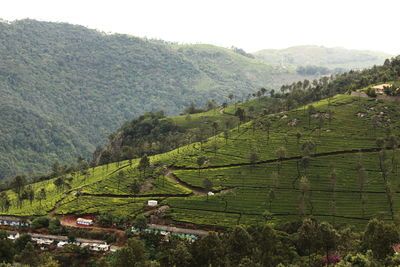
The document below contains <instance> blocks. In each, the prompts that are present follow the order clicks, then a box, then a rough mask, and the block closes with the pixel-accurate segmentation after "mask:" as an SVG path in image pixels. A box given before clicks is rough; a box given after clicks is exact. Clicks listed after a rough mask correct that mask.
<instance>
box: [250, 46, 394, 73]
mask: <svg viewBox="0 0 400 267" xmlns="http://www.w3.org/2000/svg"><path fill="white" fill-rule="evenodd" d="M254 56H255V57H256V58H258V59H260V60H263V61H264V62H268V64H272V65H277V66H285V67H287V68H292V69H296V68H298V67H306V66H318V67H324V68H327V69H328V70H335V69H343V70H350V69H360V68H368V67H372V66H373V65H381V64H383V62H384V61H385V59H386V58H389V57H391V55H390V54H386V53H381V52H373V51H362V50H351V49H345V48H341V47H332V48H328V47H323V46H314V45H304V46H293V47H289V48H286V49H264V50H260V51H257V52H255V53H254Z"/></svg>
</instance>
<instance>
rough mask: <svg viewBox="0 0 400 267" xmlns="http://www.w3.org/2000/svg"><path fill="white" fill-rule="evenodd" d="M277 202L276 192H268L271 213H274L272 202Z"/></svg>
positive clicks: (271, 190) (272, 190)
mask: <svg viewBox="0 0 400 267" xmlns="http://www.w3.org/2000/svg"><path fill="white" fill-rule="evenodd" d="M274 200H275V190H274V189H270V190H269V192H268V202H269V212H272V201H274Z"/></svg>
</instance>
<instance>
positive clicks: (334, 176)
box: [331, 168, 337, 223]
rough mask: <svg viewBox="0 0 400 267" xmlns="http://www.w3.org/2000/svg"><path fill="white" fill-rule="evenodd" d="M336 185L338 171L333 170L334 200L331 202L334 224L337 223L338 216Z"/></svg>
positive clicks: (332, 187) (332, 188)
mask: <svg viewBox="0 0 400 267" xmlns="http://www.w3.org/2000/svg"><path fill="white" fill-rule="evenodd" d="M336 184H337V173H336V169H335V168H332V169H331V191H332V200H331V206H332V217H333V223H335V218H336V217H335V216H336Z"/></svg>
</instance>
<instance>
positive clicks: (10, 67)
mask: <svg viewBox="0 0 400 267" xmlns="http://www.w3.org/2000/svg"><path fill="white" fill-rule="evenodd" d="M0 58H1V60H0V108H1V113H0V125H1V128H0V132H1V134H0V159H1V160H0V178H1V177H4V176H9V175H13V174H15V173H21V172H25V173H26V172H28V171H39V172H43V171H47V170H48V168H49V166H51V164H52V163H53V162H54V161H56V160H58V161H60V162H62V163H71V162H72V161H74V160H75V159H76V158H77V157H78V155H83V156H85V157H88V156H89V155H90V153H91V152H92V151H93V150H94V148H95V146H96V145H99V144H102V143H104V142H105V141H106V136H107V135H108V133H110V132H111V131H113V130H115V129H116V128H117V127H119V126H120V125H121V124H122V122H124V121H126V120H128V119H130V118H132V117H133V116H135V115H138V114H142V113H143V112H145V111H153V110H160V109H162V110H164V111H165V112H166V114H168V115H171V114H177V113H178V112H179V111H181V110H182V108H183V107H185V106H187V105H189V104H190V103H191V102H193V103H195V104H197V105H200V104H204V102H206V101H207V99H215V100H216V101H221V100H222V99H224V98H225V97H226V96H227V95H228V94H229V93H234V94H235V95H237V96H240V97H242V96H243V95H247V94H248V93H249V92H253V91H255V90H256V89H257V88H259V87H261V86H265V87H267V88H268V87H269V88H272V87H274V86H278V85H280V84H281V83H282V82H285V81H286V82H287V81H292V80H295V79H298V77H299V76H298V75H297V74H295V73H289V72H287V71H282V70H281V69H279V68H272V67H270V66H268V65H266V64H264V63H262V62H260V61H257V60H254V59H252V58H249V57H245V56H242V55H240V54H238V53H235V52H233V51H232V50H229V49H224V48H219V47H215V46H210V45H184V46H180V45H176V44H171V43H165V42H162V41H154V40H146V39H141V38H135V37H132V36H127V35H119V34H114V35H107V34H104V33H101V32H98V31H95V30H90V29H87V28H85V27H82V26H74V25H70V24H65V23H48V22H39V21H34V20H21V21H15V22H11V23H8V22H1V23H0Z"/></svg>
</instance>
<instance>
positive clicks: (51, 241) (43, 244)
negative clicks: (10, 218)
mask: <svg viewBox="0 0 400 267" xmlns="http://www.w3.org/2000/svg"><path fill="white" fill-rule="evenodd" d="M29 235H30V236H31V237H32V241H34V242H35V243H36V244H38V245H39V247H40V248H41V249H45V248H49V247H51V246H54V245H55V246H57V248H62V247H64V246H66V245H68V244H73V245H77V246H80V247H88V248H89V249H90V250H93V251H115V250H116V248H115V247H113V246H110V245H108V244H107V243H106V242H105V241H101V240H89V239H82V238H77V239H76V240H75V241H74V242H69V240H68V237H67V236H57V235H42V234H35V233H30V234H29ZM19 237H20V234H19V233H18V232H8V239H11V240H15V239H17V238H19Z"/></svg>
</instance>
